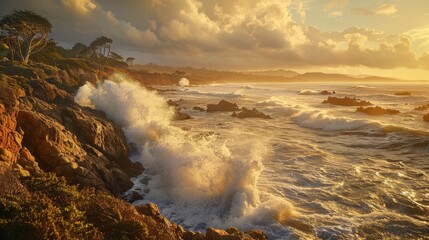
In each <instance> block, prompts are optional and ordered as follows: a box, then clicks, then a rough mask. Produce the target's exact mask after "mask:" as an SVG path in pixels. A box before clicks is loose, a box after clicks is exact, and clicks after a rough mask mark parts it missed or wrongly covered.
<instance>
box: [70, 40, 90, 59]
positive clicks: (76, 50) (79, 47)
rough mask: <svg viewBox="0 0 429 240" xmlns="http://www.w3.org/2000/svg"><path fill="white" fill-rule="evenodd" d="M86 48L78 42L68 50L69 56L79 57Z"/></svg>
mask: <svg viewBox="0 0 429 240" xmlns="http://www.w3.org/2000/svg"><path fill="white" fill-rule="evenodd" d="M87 48H88V47H87V46H86V45H85V44H83V43H80V42H78V43H76V44H75V45H74V46H73V47H72V49H71V50H70V55H71V57H79V56H80V55H81V53H83V52H84V50H85V49H87Z"/></svg>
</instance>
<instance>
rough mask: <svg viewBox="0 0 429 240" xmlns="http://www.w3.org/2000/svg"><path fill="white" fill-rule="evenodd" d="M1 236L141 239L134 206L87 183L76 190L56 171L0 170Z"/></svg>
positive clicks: (140, 222)
mask: <svg viewBox="0 0 429 240" xmlns="http://www.w3.org/2000/svg"><path fill="white" fill-rule="evenodd" d="M0 177H1V178H2V179H0V187H1V192H0V236H2V239H147V238H148V229H147V225H146V224H145V223H144V219H143V216H142V215H140V214H139V213H138V212H137V211H136V210H135V208H133V207H132V206H131V205H130V204H128V203H125V202H124V201H122V200H119V199H116V198H114V197H112V196H109V195H106V194H103V193H96V192H95V191H94V190H93V189H83V190H78V188H77V186H70V185H68V184H67V182H66V180H65V179H64V178H62V177H56V176H55V175H54V174H48V175H46V176H45V177H38V178H34V177H32V178H21V179H19V178H17V177H16V176H15V175H14V173H12V172H7V173H5V174H2V175H0Z"/></svg>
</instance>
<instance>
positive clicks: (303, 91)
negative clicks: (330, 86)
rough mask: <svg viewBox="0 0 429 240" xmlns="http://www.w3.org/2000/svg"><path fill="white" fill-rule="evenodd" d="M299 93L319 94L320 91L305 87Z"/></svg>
mask: <svg viewBox="0 0 429 240" xmlns="http://www.w3.org/2000/svg"><path fill="white" fill-rule="evenodd" d="M298 94H299V95H319V94H320V91H316V90H308V89H304V90H300V91H299V92H298Z"/></svg>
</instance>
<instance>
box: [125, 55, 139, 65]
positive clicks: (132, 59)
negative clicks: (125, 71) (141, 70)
mask: <svg viewBox="0 0 429 240" xmlns="http://www.w3.org/2000/svg"><path fill="white" fill-rule="evenodd" d="M134 60H136V59H135V58H133V57H128V58H127V60H125V62H126V63H127V64H128V66H130V67H132V66H133V65H134Z"/></svg>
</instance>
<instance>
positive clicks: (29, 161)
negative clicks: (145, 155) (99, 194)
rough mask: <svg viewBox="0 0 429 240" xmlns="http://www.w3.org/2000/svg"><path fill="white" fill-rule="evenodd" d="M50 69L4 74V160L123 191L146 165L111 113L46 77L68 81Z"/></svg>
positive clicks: (0, 113) (0, 115) (0, 117)
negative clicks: (82, 102)
mask: <svg viewBox="0 0 429 240" xmlns="http://www.w3.org/2000/svg"><path fill="white" fill-rule="evenodd" d="M28 69H30V70H31V71H33V72H34V71H35V70H33V69H34V67H31V68H28ZM30 70H28V71H24V73H25V74H27V75H31V74H30V72H31V71H30ZM48 70H49V69H48ZM48 70H46V71H45V70H37V71H35V72H36V73H37V74H35V75H34V74H33V75H34V76H33V75H31V77H32V79H26V78H25V77H23V76H21V77H17V76H13V77H11V76H7V75H0V77H1V78H2V82H1V85H0V100H1V102H0V158H1V160H2V162H4V163H7V165H8V166H10V167H11V168H15V169H16V170H17V171H18V172H19V173H20V175H22V176H28V175H39V174H42V172H54V173H56V174H58V175H60V176H65V177H66V178H67V180H68V181H70V183H78V184H80V185H82V186H90V187H94V188H96V189H97V190H100V191H104V192H109V193H112V194H114V195H116V196H119V195H120V194H122V193H123V192H125V191H126V190H128V189H129V188H130V187H131V186H132V182H131V180H130V179H131V177H132V176H136V175H138V174H140V173H141V172H142V171H143V167H142V166H141V164H137V163H132V162H130V160H129V156H128V155H129V149H128V145H127V142H126V140H125V137H124V134H123V133H122V131H121V129H120V128H119V127H118V126H116V125H115V124H113V123H112V122H110V121H109V120H108V119H107V118H106V116H105V114H103V113H101V112H99V111H95V110H92V109H89V108H84V107H81V106H79V105H78V104H76V103H75V102H74V100H73V96H72V95H70V94H69V93H68V92H67V91H65V90H62V89H59V88H58V87H57V86H56V85H54V84H51V83H49V81H47V80H46V79H40V78H42V77H46V78H49V79H50V82H56V83H59V82H61V81H63V80H61V79H59V78H60V76H56V75H55V76H48V74H58V72H57V71H51V70H49V71H48Z"/></svg>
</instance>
